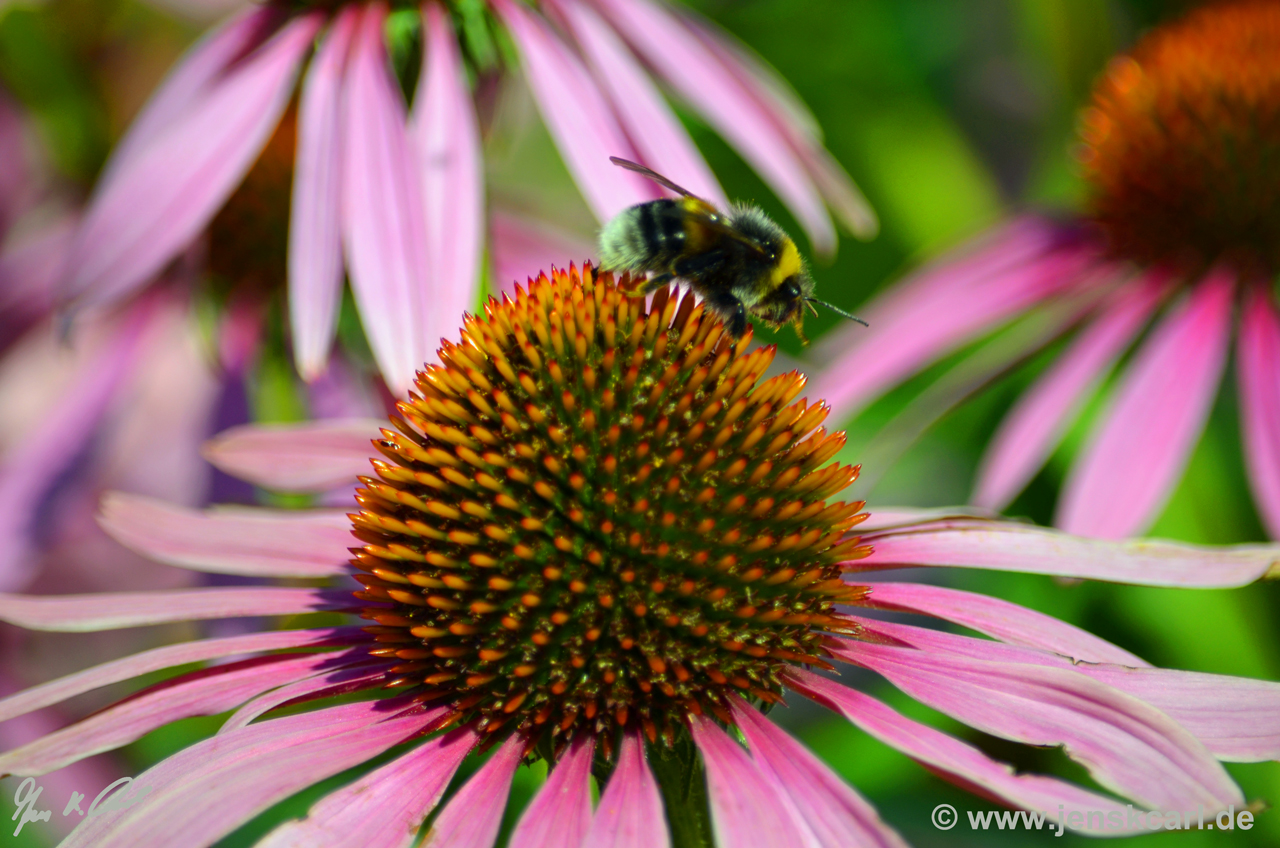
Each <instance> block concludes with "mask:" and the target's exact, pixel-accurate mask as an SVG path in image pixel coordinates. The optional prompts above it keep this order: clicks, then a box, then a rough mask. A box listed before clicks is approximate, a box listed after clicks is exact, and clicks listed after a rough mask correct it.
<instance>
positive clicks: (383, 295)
mask: <svg viewBox="0 0 1280 848" xmlns="http://www.w3.org/2000/svg"><path fill="white" fill-rule="evenodd" d="M386 18H387V7H386V4H385V3H382V2H374V3H370V4H368V5H366V6H365V7H364V9H363V12H362V17H361V19H360V24H359V28H358V29H357V32H356V36H355V41H354V43H353V45H352V53H351V59H350V65H349V66H348V68H347V79H346V87H345V95H344V96H345V103H346V110H345V117H344V123H343V128H344V135H343V140H342V148H343V154H344V157H345V158H344V160H343V168H342V179H343V185H344V190H343V233H344V239H345V242H346V248H347V262H348V265H349V267H350V269H351V285H352V291H353V292H354V293H355V297H356V304H357V305H358V306H359V307H360V315H361V317H362V319H363V322H364V326H365V329H366V332H367V333H368V336H369V345H370V347H372V348H373V353H374V357H375V358H376V359H377V360H378V367H379V368H380V369H381V370H382V375H383V377H385V378H386V380H387V385H389V386H390V387H391V390H392V391H394V392H395V393H396V394H397V395H403V394H404V393H405V392H407V391H408V389H409V387H410V386H412V385H413V377H414V374H415V373H416V371H417V369H419V368H421V367H422V365H423V363H425V362H426V361H427V360H428V359H429V358H431V356H432V352H433V351H434V350H435V344H434V339H432V340H428V339H427V338H426V337H425V336H424V335H423V332H422V331H423V319H424V316H425V315H426V314H428V312H429V304H428V303H427V291H428V289H429V287H430V284H431V281H430V280H428V279H427V268H428V261H429V259H428V256H427V241H426V239H427V235H426V233H427V230H426V222H425V220H424V217H423V214H424V213H423V205H422V185H421V181H420V180H419V178H418V167H417V162H416V161H415V158H414V153H413V150H412V147H411V145H410V141H409V131H408V127H407V126H406V116H405V108H404V102H403V99H402V98H401V96H400V89H399V86H398V85H397V84H396V81H395V79H394V77H393V75H392V73H391V67H390V60H389V59H388V57H387V51H386V48H385V46H384V45H383V23H384V22H385V21H386Z"/></svg>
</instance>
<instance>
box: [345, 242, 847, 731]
mask: <svg viewBox="0 0 1280 848" xmlns="http://www.w3.org/2000/svg"><path fill="white" fill-rule="evenodd" d="M625 285H626V279H625V278H624V279H623V281H622V285H621V286H620V285H618V284H616V283H615V281H614V280H613V278H612V276H611V275H609V274H607V273H603V274H597V273H595V272H594V271H593V270H592V269H591V268H590V267H589V266H588V267H586V268H584V269H583V273H582V274H581V275H579V274H578V273H577V272H576V271H575V270H573V269H572V268H571V269H570V271H569V272H568V273H564V272H554V273H553V275H552V276H551V277H548V276H546V275H545V274H544V275H542V276H540V277H539V278H538V279H537V280H536V281H533V280H531V281H530V283H529V291H528V293H527V294H526V293H525V292H523V291H522V290H521V289H519V288H518V287H517V290H516V296H515V298H514V300H512V299H507V298H504V300H503V302H502V303H499V302H497V301H496V300H490V301H489V303H488V304H487V306H486V308H485V316H484V317H483V318H476V317H470V316H468V317H467V318H466V321H465V329H464V330H463V332H462V340H461V343H460V344H456V345H455V344H450V343H447V342H445V343H444V344H443V347H442V349H441V351H440V360H441V364H440V365H432V366H429V367H427V368H426V370H425V371H422V372H420V373H419V375H418V380H417V389H418V391H417V392H416V393H411V394H410V397H409V400H408V401H406V402H402V403H400V404H398V412H399V415H398V416H396V417H393V418H392V422H393V424H394V426H395V428H396V429H395V430H389V429H388V430H384V431H383V434H382V435H383V438H381V439H379V440H376V441H375V442H374V444H375V446H376V447H377V449H378V450H379V451H380V452H381V453H382V454H383V456H385V458H386V459H385V460H375V461H374V463H373V464H374V468H375V470H376V473H377V477H376V478H373V477H369V478H361V480H362V482H363V484H364V486H365V488H364V489H362V490H360V492H359V493H358V495H357V500H358V501H359V504H360V506H361V507H362V511H361V512H360V513H359V514H358V515H353V516H352V520H353V522H354V526H355V529H354V531H353V532H354V534H355V535H356V536H357V537H358V538H359V539H360V540H361V541H362V542H364V543H365V544H364V547H362V548H353V549H352V550H353V553H354V554H355V558H354V559H353V564H354V565H355V567H356V568H357V569H358V570H359V573H358V574H357V577H358V578H359V579H360V580H361V581H362V582H363V583H364V584H365V587H366V588H365V591H363V592H361V593H358V597H360V598H361V599H363V600H366V601H371V602H380V605H379V606H377V607H372V608H369V609H367V610H366V612H365V615H366V617H368V618H371V619H373V620H374V621H376V622H378V626H377V627H373V628H370V629H371V630H372V631H373V632H374V633H375V634H376V637H377V639H378V641H379V642H380V645H379V647H378V648H376V649H375V651H374V653H375V654H377V655H379V656H388V657H390V656H394V657H396V658H398V659H400V660H403V662H402V663H401V664H399V665H397V666H396V667H395V669H394V670H395V673H396V674H397V675H398V678H397V680H396V681H395V682H396V683H399V684H404V685H415V686H420V687H423V689H424V690H425V691H423V692H422V693H421V695H420V697H421V698H422V699H423V700H428V699H449V700H450V701H451V702H452V703H453V705H454V707H455V709H454V712H453V714H452V715H453V717H454V718H455V719H456V720H471V719H478V720H479V722H480V723H481V725H482V726H484V727H485V729H486V730H488V731H490V732H492V731H496V730H498V729H500V728H505V729H507V730H511V729H515V728H517V727H518V728H520V729H522V730H523V731H525V732H531V731H534V730H535V729H537V728H539V727H542V728H543V729H544V730H545V731H546V732H547V733H548V734H549V735H551V736H559V737H561V738H566V739H567V738H569V737H570V736H572V735H573V734H574V733H577V732H584V731H585V732H594V733H601V734H604V735H605V736H606V738H608V737H609V736H611V734H612V731H615V730H616V729H617V728H619V727H621V726H625V725H627V724H628V723H629V722H639V723H640V724H641V725H642V726H643V727H644V728H645V729H646V730H647V731H648V733H649V734H650V736H651V737H652V736H654V735H656V733H657V732H659V731H662V732H665V733H668V734H669V733H670V732H671V731H672V730H673V729H674V726H675V724H677V723H678V722H680V721H681V720H683V718H684V717H685V716H686V715H688V714H689V713H691V712H692V713H702V712H704V711H706V710H710V711H713V712H714V713H716V714H718V715H725V716H727V711H726V710H725V709H724V704H725V696H726V694H727V693H729V692H730V691H741V692H744V693H747V694H749V695H751V696H755V697H756V698H759V699H762V700H765V701H772V700H776V699H777V697H778V694H779V692H780V691H781V682H780V678H779V673H780V671H782V670H783V669H784V668H785V667H786V666H787V665H788V664H793V663H812V664H822V660H821V659H820V655H821V654H822V652H823V649H822V640H823V631H832V630H837V631H839V630H845V629H847V628H848V625H847V623H846V622H844V621H843V620H842V619H840V618H839V617H837V616H835V615H833V612H834V611H833V606H834V604H836V603H837V602H848V601H852V600H856V599H857V598H858V597H860V596H861V595H862V594H863V593H864V592H863V590H861V589H858V588H852V587H850V586H848V585H846V584H845V583H844V582H843V581H842V580H841V578H840V573H841V567H840V565H839V563H840V562H842V561H846V560H849V559H853V558H857V557H859V556H862V555H865V553H866V550H865V549H863V548H861V547H859V546H858V545H857V541H856V539H854V540H845V535H846V532H847V531H848V530H849V529H850V528H851V527H853V526H854V525H855V524H857V523H858V522H859V521H861V520H862V519H863V518H865V515H864V514H860V510H861V508H862V506H863V504H862V503H861V502H856V503H843V502H839V503H832V504H828V503H827V502H826V499H827V498H829V497H830V496H832V495H834V494H836V493H837V492H839V491H841V490H842V489H844V488H845V487H846V486H847V485H848V484H849V483H850V482H852V480H853V479H854V477H855V476H856V474H857V469H856V468H854V467H849V466H842V465H840V464H838V463H837V464H830V465H827V464H826V463H827V462H828V460H830V459H831V458H832V456H833V455H834V454H835V453H836V452H837V451H838V450H839V449H840V448H841V446H842V445H843V444H844V441H845V438H844V434H843V433H828V432H827V431H826V430H825V429H822V428H819V425H820V424H821V423H822V421H823V419H825V418H826V416H827V413H828V408H827V407H826V406H825V405H824V404H816V405H809V404H808V403H807V402H806V401H804V400H800V401H795V398H796V396H797V395H798V394H799V393H800V391H801V389H802V388H803V386H804V378H803V377H802V376H801V375H799V374H797V373H794V372H793V373H790V374H782V375H779V376H776V377H773V378H772V379H769V380H765V381H763V382H761V381H760V377H761V375H763V374H764V372H765V370H766V369H767V368H768V366H769V364H770V363H771V362H772V360H773V356H774V348H772V347H769V348H760V349H757V350H755V351H752V352H750V353H747V352H746V348H747V345H748V343H749V338H750V337H749V336H748V337H747V338H744V339H743V340H741V341H740V342H738V343H734V342H733V340H732V339H730V338H729V337H728V336H727V335H726V334H725V332H724V328H723V326H722V325H721V323H720V322H719V321H718V320H716V319H714V318H713V317H711V316H709V315H707V314H706V313H704V310H703V307H702V306H701V305H699V304H696V303H695V300H694V298H693V296H692V295H686V296H685V297H684V299H683V300H680V301H679V302H677V299H676V298H674V297H671V296H670V293H669V292H668V290H666V289H664V290H661V291H659V292H658V293H657V294H655V295H654V296H653V299H652V302H651V303H650V304H649V305H648V307H647V308H646V305H645V301H644V299H643V298H640V297H634V296H631V295H629V294H628V293H627V292H626V291H625ZM815 428H816V429H815Z"/></svg>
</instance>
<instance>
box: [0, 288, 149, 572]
mask: <svg viewBox="0 0 1280 848" xmlns="http://www.w3.org/2000/svg"><path fill="white" fill-rule="evenodd" d="M155 307H156V304H155V303H154V299H151V298H148V299H145V300H143V301H141V302H139V303H138V304H136V305H135V306H133V307H132V308H131V309H130V311H129V314H127V315H126V316H125V317H124V318H123V319H122V320H121V321H120V322H119V323H118V324H117V325H116V326H113V327H111V328H110V330H109V331H108V337H107V339H106V341H105V342H103V344H102V345H101V348H100V350H99V351H98V352H97V355H95V356H94V357H93V358H92V359H90V360H87V361H86V362H85V363H84V364H83V365H82V366H81V367H80V368H79V373H78V374H77V375H76V377H75V381H74V383H73V384H72V387H71V391H70V392H69V393H68V394H67V396H66V398H65V399H64V400H62V401H60V402H58V404H57V405H56V408H55V409H53V410H50V412H49V413H48V415H47V417H46V419H45V420H44V421H42V422H41V425H40V426H39V427H37V428H34V429H33V430H32V432H31V433H30V434H29V435H27V436H26V437H25V438H24V439H22V440H21V441H19V442H18V443H17V444H15V445H13V446H12V447H11V448H10V450H9V452H8V454H7V455H6V456H5V457H4V461H3V464H2V465H0V538H3V539H4V540H5V543H4V545H3V546H0V589H18V588H21V587H22V586H24V585H25V584H26V582H27V580H28V579H29V578H30V576H31V572H32V569H33V567H34V555H33V553H32V550H31V540H32V537H31V533H32V530H33V524H34V522H35V520H36V514H37V510H39V509H40V506H41V504H42V503H43V502H44V501H45V497H46V495H47V494H48V492H49V490H50V487H52V486H54V485H55V484H56V483H57V482H58V479H59V477H60V476H61V475H62V474H63V473H64V472H65V471H67V469H68V468H70V467H72V463H74V462H75V461H76V459H77V457H78V456H79V454H80V451H81V450H82V449H83V448H84V446H85V444H86V442H87V441H88V440H89V439H90V438H91V437H92V436H93V435H94V434H95V433H96V432H97V430H98V424H99V422H100V421H101V420H102V417H103V415H104V414H105V413H106V411H107V409H108V407H109V405H110V402H111V401H112V399H113V398H114V397H115V395H116V391H117V389H118V388H119V387H120V385H121V384H122V383H123V381H124V380H125V378H126V377H127V376H128V375H129V372H130V371H131V370H132V368H133V366H134V363H135V362H136V361H137V356H138V351H139V347H140V344H141V341H142V337H143V334H144V331H145V329H146V327H147V324H148V322H149V321H150V319H151V317H152V316H153V315H154V314H155V311H156V309H155Z"/></svg>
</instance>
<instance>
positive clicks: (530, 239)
mask: <svg viewBox="0 0 1280 848" xmlns="http://www.w3.org/2000/svg"><path fill="white" fill-rule="evenodd" d="M595 252H596V249H595V246H594V245H593V244H591V242H589V241H587V240H586V239H583V238H580V237H578V236H575V235H573V234H572V233H566V232H564V231H563V230H557V229H553V228H552V227H549V226H547V224H546V223H545V222H542V221H534V220H532V219H529V218H525V217H523V216H521V215H518V214H516V213H513V212H508V211H506V210H504V209H494V210H493V211H492V212H491V213H490V215H489V257H490V260H491V261H492V263H493V278H494V282H495V283H496V284H497V287H498V289H499V290H500V291H502V292H503V293H505V294H514V293H515V286H516V284H517V283H521V284H523V283H524V282H525V281H526V280H528V279H529V278H530V277H534V278H536V277H537V276H538V273H539V272H540V271H544V270H547V269H550V268H551V267H553V266H554V267H556V268H568V267H569V263H571V262H572V263H574V264H577V265H581V264H582V262H583V260H585V259H589V258H591V256H593V255H594V254H595Z"/></svg>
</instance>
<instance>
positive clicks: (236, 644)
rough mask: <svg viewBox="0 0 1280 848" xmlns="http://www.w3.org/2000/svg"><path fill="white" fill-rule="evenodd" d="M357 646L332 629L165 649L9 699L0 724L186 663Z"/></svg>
mask: <svg viewBox="0 0 1280 848" xmlns="http://www.w3.org/2000/svg"><path fill="white" fill-rule="evenodd" d="M363 638H368V637H363ZM360 640H362V631H361V629H360V628H359V627H335V628H323V629H317V630H275V631H267V632H264V633H250V634H248V635H244V636H227V637H224V638H221V639H202V640H199V641H196V642H184V643H183V644H180V645H166V646H164V647H162V648H153V649H152V650H150V651H143V652H142V653H140V654H134V655H133V656H130V657H123V658H121V659H118V660H112V661H111V662H106V663H102V664H101V665H96V666H94V667H92V668H87V669H85V670H84V671H78V672H76V673H75V674H69V675H67V676H66V677H60V678H58V679H57V680H51V681H49V682H48V683H41V684H40V685H39V686H32V687H31V688H30V689H26V690H23V691H22V692H18V693H16V694H14V695H10V696H9V697H7V698H5V699H3V700H0V721H8V720H9V719H11V718H13V717H14V716H19V715H23V714H24V713H28V712H31V711H32V710H38V709H40V708H42V707H47V706H51V705H52V704H57V703H60V702H62V701H65V700H67V699H68V698H74V697H75V696H76V695H80V694H82V693H84V692H90V691H92V690H94V689H98V688H100V687H103V686H107V685H110V684H112V683H119V682H120V681H122V680H130V679H132V678H135V677H140V676H141V675H144V674H149V673H151V672H153V671H160V670H161V669H165V668H172V667H174V666H178V665H185V664H186V663H193V662H201V661H203V660H210V659H218V658H220V657H229V656H235V655H236V654H249V653H256V652H258V651H275V650H280V649H283V648H297V647H301V646H303V645H307V646H312V647H320V646H324V645H333V644H344V645H346V644H351V643H352V642H353V641H360Z"/></svg>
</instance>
